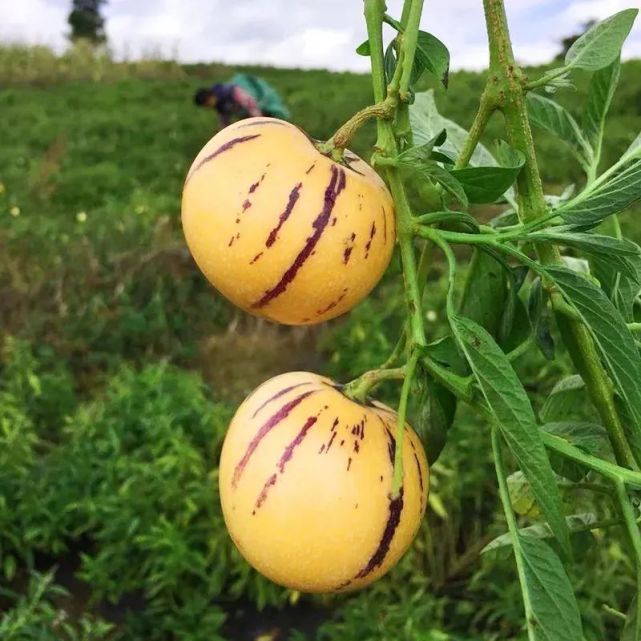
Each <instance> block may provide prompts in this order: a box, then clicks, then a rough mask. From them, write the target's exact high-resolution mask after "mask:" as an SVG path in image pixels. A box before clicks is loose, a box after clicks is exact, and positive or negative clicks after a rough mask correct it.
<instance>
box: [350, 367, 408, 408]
mask: <svg viewBox="0 0 641 641" xmlns="http://www.w3.org/2000/svg"><path fill="white" fill-rule="evenodd" d="M406 371H407V370H406V367H396V368H389V369H373V370H370V371H369V372H365V373H364V374H361V375H360V376H359V377H358V378H355V379H354V380H353V381H351V382H349V383H347V385H345V387H344V388H343V393H344V394H345V396H348V397H349V398H352V399H354V400H355V401H358V402H359V403H364V402H365V399H366V398H367V395H368V393H369V391H370V390H371V389H372V388H373V387H376V385H378V384H379V383H382V382H383V381H389V380H403V379H404V378H405V373H406Z"/></svg>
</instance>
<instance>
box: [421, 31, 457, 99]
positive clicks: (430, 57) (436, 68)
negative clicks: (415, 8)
mask: <svg viewBox="0 0 641 641" xmlns="http://www.w3.org/2000/svg"><path fill="white" fill-rule="evenodd" d="M416 60H417V62H418V63H419V64H420V65H421V66H422V67H424V68H425V69H427V70H428V71H429V72H430V73H432V74H434V75H435V76H436V77H437V78H438V79H439V80H440V81H441V83H442V84H443V86H444V87H445V88H447V84H448V79H449V71H450V52H449V51H448V49H447V47H446V46H445V45H444V44H443V43H442V42H441V41H440V40H439V39H438V38H437V37H436V36H433V35H432V34H431V33H427V32H426V31H419V32H418V40H417V42H416Z"/></svg>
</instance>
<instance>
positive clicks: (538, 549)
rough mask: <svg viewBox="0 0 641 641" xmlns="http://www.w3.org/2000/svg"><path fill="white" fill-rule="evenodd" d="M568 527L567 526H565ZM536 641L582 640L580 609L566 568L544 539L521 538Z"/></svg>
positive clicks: (531, 623) (520, 544)
mask: <svg viewBox="0 0 641 641" xmlns="http://www.w3.org/2000/svg"><path fill="white" fill-rule="evenodd" d="M566 527H567V525H566ZM518 539H519V546H518V547H519V548H520V550H519V551H517V550H516V549H515V553H516V554H519V553H520V554H521V555H522V560H523V569H524V575H525V585H526V590H527V593H528V596H529V599H528V600H529V602H530V607H531V609H532V614H533V616H534V621H532V622H529V625H530V626H531V627H530V630H531V631H533V633H534V636H533V638H534V639H535V640H536V641H583V628H582V625H581V614H580V612H579V606H578V604H577V601H576V597H575V596H574V592H573V590H572V585H571V583H570V580H569V579H568V576H567V574H566V573H565V569H564V568H563V565H562V564H561V561H560V560H559V557H558V556H557V555H556V554H555V553H554V551H553V550H552V548H551V547H550V546H549V545H547V544H546V543H544V542H543V541H542V540H540V539H537V538H534V537H532V536H527V535H525V536H524V535H518Z"/></svg>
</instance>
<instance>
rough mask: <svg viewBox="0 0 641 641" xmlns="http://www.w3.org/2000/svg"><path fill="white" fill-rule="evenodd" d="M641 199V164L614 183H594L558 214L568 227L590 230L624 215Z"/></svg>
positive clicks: (619, 175)
mask: <svg viewBox="0 0 641 641" xmlns="http://www.w3.org/2000/svg"><path fill="white" fill-rule="evenodd" d="M638 198H641V161H636V162H633V163H631V164H630V165H628V166H627V167H625V169H623V171H621V172H619V173H618V174H616V175H615V176H614V178H612V179H610V180H607V181H605V182H596V183H594V186H592V187H588V188H587V189H585V190H584V191H582V192H581V193H580V194H578V195H577V196H575V197H574V198H572V200H569V201H568V202H567V203H565V205H562V206H561V207H559V208H558V209H557V210H556V211H557V212H558V214H559V215H560V216H561V217H562V218H563V220H565V221H566V222H567V223H569V224H571V225H580V226H583V227H588V226H591V225H596V224H597V223H599V222H601V221H602V220H603V219H605V218H607V217H608V216H611V215H612V214H616V213H618V212H620V211H623V210H624V209H625V208H626V207H628V206H629V205H631V204H632V203H633V202H634V201H635V200H637V199H638Z"/></svg>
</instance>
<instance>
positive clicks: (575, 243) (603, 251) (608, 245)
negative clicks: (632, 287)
mask: <svg viewBox="0 0 641 641" xmlns="http://www.w3.org/2000/svg"><path fill="white" fill-rule="evenodd" d="M528 240H531V241H532V242H534V243H553V244H555V245H564V246H566V247H574V248H576V249H578V250H580V251H582V252H584V253H585V254H588V255H589V256H599V257H600V258H601V261H603V262H606V263H607V264H608V265H609V266H610V268H611V269H613V270H614V271H615V272H621V273H623V274H626V275H627V276H628V277H630V278H637V277H638V272H637V265H636V264H635V261H634V260H633V259H634V258H636V259H639V258H641V247H639V246H638V245H637V244H636V243H633V242H632V241H631V240H619V239H618V238H614V237H612V236H606V235H602V234H589V233H584V232H560V231H558V232H555V231H544V232H540V233H534V234H530V235H528Z"/></svg>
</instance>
